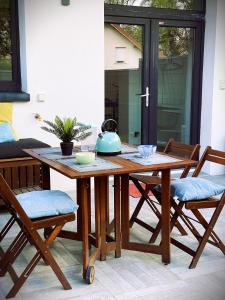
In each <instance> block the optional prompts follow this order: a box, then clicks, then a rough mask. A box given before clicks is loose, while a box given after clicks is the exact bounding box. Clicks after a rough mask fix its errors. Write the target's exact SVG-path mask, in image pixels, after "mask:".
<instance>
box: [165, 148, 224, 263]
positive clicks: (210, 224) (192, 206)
mask: <svg viewBox="0 0 225 300" xmlns="http://www.w3.org/2000/svg"><path fill="white" fill-rule="evenodd" d="M207 161H209V162H213V163H216V164H221V165H224V166H225V152H223V151H218V150H214V149H211V147H209V146H208V147H207V148H206V150H205V152H204V153H203V155H202V157H201V159H200V161H199V163H198V165H197V167H196V169H195V172H194V173H193V175H192V178H196V177H198V175H199V174H200V172H201V170H202V167H203V165H204V164H205V162H207ZM174 183H175V182H174ZM204 184H205V183H204ZM215 186H216V185H215ZM187 189H188V190H189V192H190V191H191V190H194V186H193V189H192V186H191V183H189V185H188V187H187ZM187 189H186V190H187ZM201 190H202V189H201ZM184 192H185V189H184ZM198 198H199V199H198V200H188V199H187V200H182V201H181V200H179V199H178V203H177V202H176V201H175V200H174V199H173V198H172V197H171V205H172V207H173V208H174V210H175V213H174V214H173V217H172V219H171V230H172V229H173V227H174V225H175V223H176V221H177V219H178V218H181V219H182V221H183V222H184V224H185V225H186V226H187V228H188V229H189V230H190V231H191V233H192V234H193V236H194V237H195V238H196V239H197V241H198V242H199V245H198V247H197V249H196V250H193V249H191V248H190V247H188V246H187V245H184V244H183V243H181V242H180V241H178V240H176V239H175V238H171V243H172V244H173V245H175V246H177V247H178V248H180V249H181V250H183V251H185V252H186V253H188V254H190V255H191V256H192V257H193V258H192V261H191V263H190V265H189V268H190V269H192V268H195V267H196V265H197V263H198V261H199V258H200V256H201V254H202V251H203V249H204V247H205V245H206V243H207V242H208V243H210V244H212V245H213V246H215V247H217V248H219V249H220V250H221V251H222V253H223V254H224V255H225V245H224V243H223V242H222V241H221V239H220V238H219V237H218V235H217V234H216V233H215V231H214V226H215V224H216V222H217V220H218V218H219V216H220V213H221V212H222V209H223V207H224V204H225V187H224V192H223V194H222V196H221V197H220V198H218V197H214V196H211V197H208V198H206V197H205V196H201V194H199V196H198ZM201 198H203V199H201ZM184 208H185V209H187V210H189V211H191V213H192V216H190V215H187V214H185V210H184ZM202 209H213V213H212V216H211V219H210V220H209V221H206V218H205V217H204V216H203V214H202V213H201V212H200V210H202ZM196 222H197V223H198V224H200V225H201V227H202V228H203V229H204V233H203V234H200V232H199V229H197V228H196V226H194V223H196Z"/></svg>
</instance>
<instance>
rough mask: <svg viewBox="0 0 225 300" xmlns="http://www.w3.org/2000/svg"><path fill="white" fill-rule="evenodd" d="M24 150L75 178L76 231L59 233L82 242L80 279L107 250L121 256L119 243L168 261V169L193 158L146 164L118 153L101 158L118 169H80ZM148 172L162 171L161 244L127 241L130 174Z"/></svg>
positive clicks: (91, 273) (87, 276)
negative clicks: (111, 217)
mask: <svg viewBox="0 0 225 300" xmlns="http://www.w3.org/2000/svg"><path fill="white" fill-rule="evenodd" d="M25 152H26V153H27V154H29V155H30V156H32V157H33V158H36V159H37V160H39V161H40V162H42V163H43V164H44V165H47V166H49V167H50V168H52V169H54V170H56V171H57V172H59V173H61V174H63V175H65V176H66V177H68V178H71V179H76V180H77V203H78V205H79V209H78V212H77V232H69V231H62V233H61V236H62V237H65V238H70V239H75V240H81V241H82V245H83V251H82V255H83V278H84V279H86V280H87V281H88V282H89V283H91V282H92V281H93V279H94V262H95V259H96V258H98V257H100V259H101V260H105V259H106V255H107V253H108V252H110V251H115V257H120V256H121V244H122V248H124V249H130V250H139V251H147V252H151V253H156V254H160V255H161V256H162V262H163V263H165V264H168V263H170V201H169V195H170V171H171V169H176V168H182V167H186V166H194V165H196V161H192V160H186V159H183V160H180V161H177V162H172V163H171V162H170V163H163V164H157V165H148V166H146V165H141V164H138V163H135V162H132V161H130V160H127V159H124V158H121V157H119V156H110V157H103V158H104V159H105V160H109V161H111V162H113V163H116V164H119V165H120V166H121V168H119V169H107V170H100V171H91V172H86V171H85V172H79V171H76V170H74V169H72V168H70V167H68V166H66V165H63V164H61V163H59V162H56V161H53V160H51V159H47V158H45V157H43V156H42V155H40V154H37V153H36V152H35V151H33V150H32V149H26V150H25ZM149 171H150V172H151V171H161V172H162V228H161V238H162V242H161V243H160V245H149V244H148V245H140V244H137V243H132V242H130V241H129V218H130V216H129V174H130V173H137V172H149ZM109 176H113V177H114V230H115V236H114V238H112V237H111V236H109V235H108V234H107V227H108V224H109V223H108V213H109V210H108V201H109V188H108V183H109ZM91 178H94V198H95V234H94V235H93V234H91V232H90V189H91V181H90V179H91ZM121 222H122V226H121ZM121 233H122V243H121ZM90 244H93V245H94V246H95V247H96V250H95V251H94V252H93V253H92V254H91V255H90V253H89V252H90V251H89V249H90Z"/></svg>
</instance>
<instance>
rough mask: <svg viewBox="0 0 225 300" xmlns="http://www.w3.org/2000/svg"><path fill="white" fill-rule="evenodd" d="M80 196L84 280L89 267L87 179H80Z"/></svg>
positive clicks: (78, 185)
mask: <svg viewBox="0 0 225 300" xmlns="http://www.w3.org/2000/svg"><path fill="white" fill-rule="evenodd" d="M77 188H78V194H79V196H80V205H81V212H82V220H81V223H82V225H81V226H82V245H83V278H84V279H86V272H87V268H88V265H89V221H88V217H89V216H88V198H89V195H88V190H89V182H88V180H87V179H78V182H77Z"/></svg>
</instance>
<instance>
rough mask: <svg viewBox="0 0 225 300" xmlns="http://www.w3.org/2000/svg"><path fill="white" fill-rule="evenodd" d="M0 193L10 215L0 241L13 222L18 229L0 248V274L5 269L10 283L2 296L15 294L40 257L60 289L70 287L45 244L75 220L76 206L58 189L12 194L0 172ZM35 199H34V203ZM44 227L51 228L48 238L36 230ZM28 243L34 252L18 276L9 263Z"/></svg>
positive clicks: (8, 296)
mask: <svg viewBox="0 0 225 300" xmlns="http://www.w3.org/2000/svg"><path fill="white" fill-rule="evenodd" d="M0 195H1V197H2V199H3V201H4V203H5V205H6V207H7V209H8V211H9V213H10V214H11V218H10V220H9V222H8V223H7V224H6V226H5V227H4V229H3V230H2V232H1V234H0V240H2V239H3V238H4V237H5V236H6V234H7V232H8V231H9V229H10V228H11V227H12V224H13V223H15V222H16V223H17V224H18V226H19V228H20V231H19V233H18V234H17V236H16V238H15V239H14V240H13V242H12V243H11V245H10V246H9V247H8V249H7V250H6V251H5V252H4V251H3V250H2V249H1V251H0V257H1V259H0V276H4V275H5V274H6V272H7V271H9V273H10V275H11V277H12V280H13V282H14V285H13V287H12V288H11V290H10V291H9V293H8V294H7V296H6V298H11V297H14V296H15V295H16V294H17V292H18V291H19V289H20V288H21V287H22V285H23V284H24V282H25V281H26V279H27V278H28V276H29V275H30V274H31V272H32V271H33V269H34V268H35V266H36V265H37V264H38V262H39V261H40V259H41V258H42V259H43V260H44V261H45V263H47V264H48V265H49V266H50V267H51V268H52V270H53V272H54V273H55V274H56V276H57V278H58V279H59V281H60V282H61V284H62V286H63V287H64V289H71V286H70V284H69V282H68V281H67V279H66V278H65V276H64V274H63V273H62V271H61V269H60V267H59V266H58V264H57V263H56V261H55V259H54V258H53V256H52V254H51V252H50V251H49V247H50V245H51V244H52V242H53V241H54V239H55V238H56V237H57V235H58V234H59V232H60V231H61V229H62V227H63V226H64V225H65V224H66V223H67V222H71V221H73V220H75V213H74V211H75V210H76V209H77V205H76V204H75V203H74V202H73V200H72V199H71V198H70V197H69V196H68V195H67V194H66V193H63V192H61V191H49V190H45V191H34V192H28V193H24V194H21V195H19V196H17V197H16V196H15V195H14V193H13V192H12V190H11V189H10V187H9V185H8V184H7V182H6V181H5V179H4V178H3V176H2V175H1V174H0ZM43 200H44V201H43ZM35 201H37V202H36V203H35ZM35 207H36V208H37V210H35ZM47 227H52V228H53V230H52V232H51V233H50V235H49V236H48V238H47V239H46V240H43V238H42V237H41V235H40V234H39V232H38V230H39V229H44V228H47ZM28 242H30V243H31V244H32V245H33V246H34V247H35V248H36V250H37V252H36V254H35V255H34V257H33V258H32V259H31V261H30V262H29V264H28V265H27V267H26V268H25V270H24V271H23V272H22V274H21V275H20V276H18V275H17V274H16V272H15V271H14V269H13V267H12V264H13V263H14V261H15V260H16V258H17V257H18V255H19V254H20V253H21V252H22V250H23V249H24V247H25V246H26V244H27V243H28Z"/></svg>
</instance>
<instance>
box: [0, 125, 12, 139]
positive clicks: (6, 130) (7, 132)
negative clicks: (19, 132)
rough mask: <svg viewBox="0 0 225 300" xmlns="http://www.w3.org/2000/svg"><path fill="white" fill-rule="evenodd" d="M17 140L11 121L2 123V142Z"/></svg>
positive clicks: (0, 128) (0, 137)
mask: <svg viewBox="0 0 225 300" xmlns="http://www.w3.org/2000/svg"><path fill="white" fill-rule="evenodd" d="M12 141H16V139H15V136H14V134H13V130H12V127H11V125H10V124H9V123H1V124H0V143H4V142H12Z"/></svg>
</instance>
